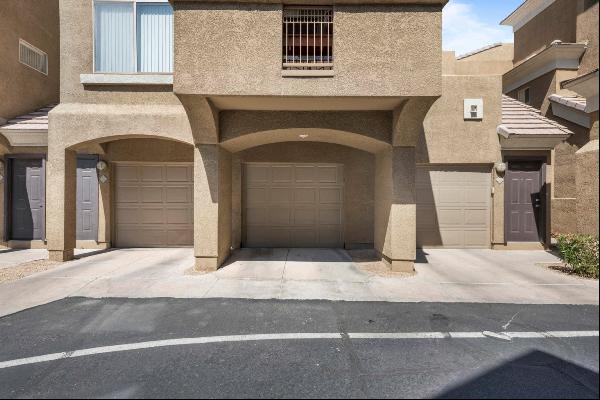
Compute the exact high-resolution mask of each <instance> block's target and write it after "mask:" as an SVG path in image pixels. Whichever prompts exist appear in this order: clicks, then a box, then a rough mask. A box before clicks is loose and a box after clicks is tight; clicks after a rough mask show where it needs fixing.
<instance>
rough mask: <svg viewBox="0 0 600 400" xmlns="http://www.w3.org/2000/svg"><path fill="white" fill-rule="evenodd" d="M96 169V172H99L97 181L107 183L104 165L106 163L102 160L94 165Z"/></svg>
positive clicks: (105, 166) (106, 165)
mask: <svg viewBox="0 0 600 400" xmlns="http://www.w3.org/2000/svg"><path fill="white" fill-rule="evenodd" d="M96 169H97V170H98V171H100V176H99V177H98V180H99V181H100V183H106V182H108V175H107V169H108V164H107V163H106V161H103V160H100V161H98V163H97V164H96ZM103 171H104V172H103Z"/></svg>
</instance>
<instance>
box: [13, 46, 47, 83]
mask: <svg viewBox="0 0 600 400" xmlns="http://www.w3.org/2000/svg"><path fill="white" fill-rule="evenodd" d="M19 61H20V62H21V63H23V64H25V65H27V66H28V67H31V68H33V69H35V70H36V71H38V72H41V73H42V74H44V75H48V55H47V54H46V53H44V52H43V51H41V50H40V49H38V48H37V47H35V46H32V45H30V44H29V43H27V42H26V41H24V40H19Z"/></svg>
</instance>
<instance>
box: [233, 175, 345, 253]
mask: <svg viewBox="0 0 600 400" xmlns="http://www.w3.org/2000/svg"><path fill="white" fill-rule="evenodd" d="M243 177H244V178H243V180H244V184H243V202H244V208H243V217H242V218H243V221H244V233H245V234H244V238H245V239H244V243H243V245H244V246H246V247H317V248H318V247H321V248H327V247H331V248H342V247H343V246H344V238H343V211H344V205H343V198H344V190H343V188H344V176H343V166H342V165H337V164H283V163H271V164H267V163H249V164H244V172H243Z"/></svg>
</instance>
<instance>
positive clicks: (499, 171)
mask: <svg viewBox="0 0 600 400" xmlns="http://www.w3.org/2000/svg"><path fill="white" fill-rule="evenodd" d="M494 169H495V170H496V175H497V176H496V182H498V183H499V184H502V183H503V182H504V173H505V172H506V163H505V162H502V161H498V162H496V163H494Z"/></svg>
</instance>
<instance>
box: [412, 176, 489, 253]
mask: <svg viewBox="0 0 600 400" xmlns="http://www.w3.org/2000/svg"><path fill="white" fill-rule="evenodd" d="M416 183H417V246H418V247H447V248H487V247H490V203H491V201H490V200H491V170H490V169H489V168H487V167H444V168H440V167H418V168H417V177H416Z"/></svg>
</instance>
